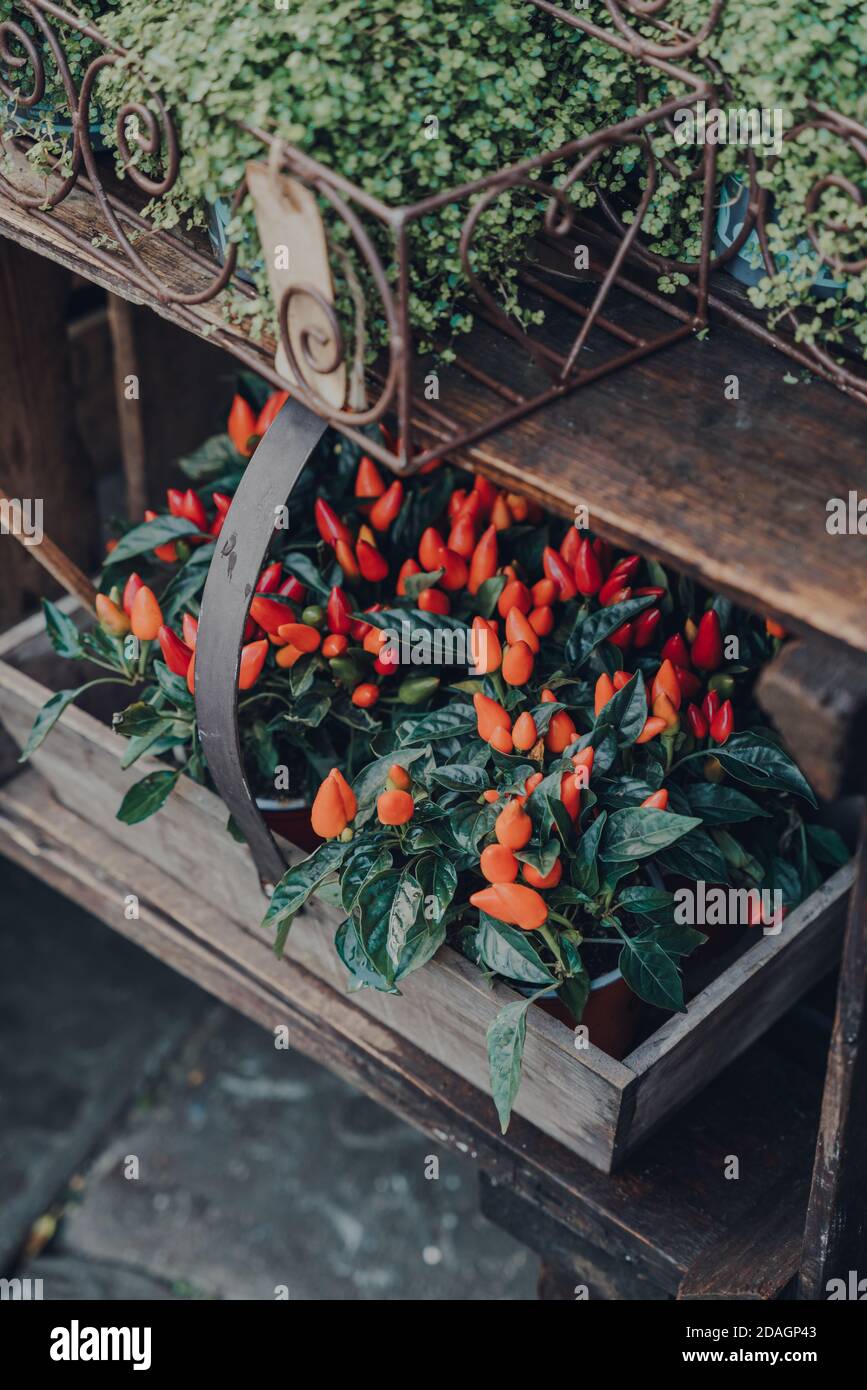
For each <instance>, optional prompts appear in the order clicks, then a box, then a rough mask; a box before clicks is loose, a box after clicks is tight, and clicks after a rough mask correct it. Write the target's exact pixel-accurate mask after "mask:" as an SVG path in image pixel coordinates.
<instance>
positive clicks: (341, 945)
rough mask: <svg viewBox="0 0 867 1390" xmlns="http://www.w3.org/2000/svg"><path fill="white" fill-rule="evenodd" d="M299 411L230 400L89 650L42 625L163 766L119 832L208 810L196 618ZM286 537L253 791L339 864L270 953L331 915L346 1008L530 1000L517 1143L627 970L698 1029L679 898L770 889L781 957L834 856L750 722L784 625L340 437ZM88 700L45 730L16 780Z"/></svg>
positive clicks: (115, 583) (479, 491)
mask: <svg viewBox="0 0 867 1390" xmlns="http://www.w3.org/2000/svg"><path fill="white" fill-rule="evenodd" d="M284 398H285V397H284V396H283V395H282V394H281V393H275V394H272V395H270V396H266V394H265V393H264V392H263V390H262V388H261V385H260V384H259V383H257V382H256V381H255V380H253V379H250V378H245V379H244V381H243V382H242V389H241V391H240V392H239V394H238V395H237V396H236V398H235V401H234V403H233V406H232V410H231V414H230V417H229V424H228V433H227V434H226V435H221V436H218V437H216V438H214V439H211V440H209V441H208V442H207V443H206V444H205V445H204V446H203V447H202V449H200V450H199V451H198V452H197V453H196V454H195V455H194V456H192V457H191V458H189V459H186V460H184V461H183V464H182V466H183V468H184V470H185V472H186V474H187V480H188V481H189V483H190V484H191V485H190V486H188V487H186V488H184V489H180V488H179V489H176V490H175V489H172V490H170V491H169V493H168V497H167V506H166V507H165V508H164V509H163V510H162V511H160V512H156V511H154V512H150V513H148V514H147V517H146V519H145V520H144V521H142V522H139V523H137V524H135V525H132V526H130V527H128V528H126V529H123V530H122V531H121V533H120V534H119V536H118V537H117V539H116V540H115V541H113V542H111V543H110V549H109V553H108V554H107V557H106V563H105V569H104V574H103V579H102V585H101V589H102V592H101V593H100V595H99V598H98V600H97V614H98V619H99V622H98V625H97V626H96V627H94V628H93V629H92V630H91V631H89V632H87V631H85V632H79V630H78V628H77V626H76V625H75V624H74V623H73V621H72V620H71V619H70V618H69V617H67V616H66V615H65V614H63V613H62V612H61V611H60V610H59V609H58V608H56V607H55V606H54V605H52V604H50V603H46V604H45V611H46V619H47V625H48V631H49V635H50V636H51V639H52V641H53V643H54V645H55V647H56V649H57V650H58V651H59V652H60V653H61V654H62V655H64V656H75V657H81V656H85V657H88V658H90V659H91V660H92V661H93V662H95V664H96V665H97V666H100V667H102V668H105V670H106V671H107V673H108V674H106V675H101V676H99V677H97V678H96V680H97V681H99V680H105V681H112V680H114V681H119V682H120V683H121V684H122V685H127V686H129V687H131V688H132V692H133V694H134V698H133V700H132V702H131V703H129V704H127V705H126V707H125V708H124V709H122V710H121V711H120V712H119V713H118V714H116V715H115V717H114V727H115V729H116V731H117V732H118V733H119V734H121V735H123V736H124V737H125V738H126V739H127V740H128V746H127V751H126V753H125V756H124V763H125V764H126V765H131V764H133V763H134V762H135V761H136V760H137V759H138V758H139V757H140V756H141V755H142V754H143V753H145V752H147V753H150V754H158V755H161V756H162V758H163V761H164V762H165V767H164V768H161V769H160V770H159V771H157V772H152V773H150V774H148V775H147V776H146V777H145V778H144V779H142V780H140V781H138V782H137V783H135V784H134V785H133V787H132V788H131V790H130V791H129V792H128V793H127V794H126V796H125V797H124V800H123V802H122V804H121V806H120V808H119V811H118V815H119V816H120V818H121V819H122V820H124V821H127V822H135V821H139V820H142V819H143V818H144V817H146V816H148V815H150V814H152V813H153V812H154V811H156V810H158V809H159V807H160V806H161V805H162V804H163V803H164V802H165V800H166V798H167V797H168V796H169V795H170V794H171V791H172V788H173V787H174V785H175V784H176V782H177V780H178V778H179V777H181V776H190V777H193V778H194V779H196V780H197V781H200V782H206V781H207V777H208V773H207V767H206V764H205V760H204V758H203V755H202V748H201V744H200V741H199V736H198V731H197V727H196V718H195V704H194V690H195V645H196V627H197V617H198V611H199V602H200V599H201V593H202V589H203V586H204V580H205V575H206V572H207V566H208V564H209V562H210V558H211V554H212V551H213V545H214V543H215V540H216V538H217V537H218V536H219V533H220V528H221V526H222V523H223V518H224V516H225V513H226V510H227V508H228V505H229V501H230V497H231V493H232V491H233V489H234V487H235V486H236V485H237V482H238V480H239V478H240V476H241V474H242V472H243V468H244V466H245V463H246V459H247V458H248V457H249V455H250V453H251V452H252V450H253V449H254V448H255V446H256V443H257V441H258V439H259V438H261V436H262V434H263V433H264V431H265V430H266V429H267V427H268V425H269V423H270V421H271V420H272V419H273V418H274V415H275V414H276V413H277V410H278V409H279V406H280V405H281V404H282V401H283V399H284ZM192 484H195V486H192ZM288 523H289V524H288V525H287V526H281V525H280V524H279V519H278V525H277V527H276V528H275V532H274V539H273V543H272V547H271V552H270V554H269V557H268V559H267V561H266V563H265V566H264V568H263V570H262V573H261V575H260V579H259V584H258V586H257V592H256V594H255V596H254V597H253V599H252V602H251V607H250V616H249V622H248V630H247V632H246V633H245V645H244V648H243V652H242V660H241V670H240V682H239V683H240V686H241V690H240V694H239V710H240V725H241V732H242V746H243V751H244V756H245V759H246V765H247V769H248V773H249V775H250V776H251V779H252V781H253V783H254V786H255V789H256V790H257V792H259V793H260V794H267V795H270V796H273V795H274V790H275V787H276V789H278V790H284V791H289V792H291V793H293V794H295V795H297V794H299V793H300V794H303V795H305V796H306V797H307V799H308V801H309V802H310V801H312V811H311V819H312V826H313V830H314V831H315V832H316V834H317V835H318V836H319V837H320V839H321V843H320V844H319V845H318V847H317V848H316V849H315V850H314V851H313V852H312V853H311V854H310V855H309V856H308V857H307V858H306V859H304V860H303V861H302V862H300V863H298V864H296V865H295V866H293V867H292V868H291V869H289V870H288V872H287V873H286V874H285V876H284V877H283V879H282V880H281V881H280V883H279V884H278V885H277V886H276V889H275V891H274V893H273V896H272V898H271V901H270V905H269V908H268V911H267V914H266V917H265V922H264V925H265V927H266V928H267V929H268V930H269V931H271V932H273V933H274V939H275V949H276V950H277V952H278V953H282V951H283V949H284V947H285V943H286V940H287V936H288V933H289V931H290V928H291V926H292V922H293V919H294V918H295V916H296V915H297V914H298V912H299V911H300V910H301V908H302V907H303V906H304V904H305V903H306V902H307V901H308V899H309V898H310V897H311V896H313V895H315V896H317V897H319V898H321V899H323V900H324V901H326V902H327V903H329V904H331V905H332V906H337V907H339V908H340V909H341V914H342V921H341V924H340V926H339V928H338V930H337V933H336V937H335V947H336V950H337V952H338V954H339V956H340V958H341V959H342V961H343V963H344V964H345V966H346V969H347V972H348V983H349V986H350V988H360V987H364V988H372V989H377V990H381V991H385V992H390V993H399V992H400V987H401V982H402V981H403V980H405V979H406V977H407V976H408V975H409V974H410V973H411V972H413V971H415V970H418V969H419V968H420V967H421V966H423V965H424V964H425V963H426V962H427V961H428V960H430V958H431V957H432V956H433V955H434V953H435V952H436V951H437V950H438V949H439V947H440V946H441V945H442V944H443V942H445V941H447V940H448V941H449V942H450V943H451V944H452V945H453V946H455V947H456V948H457V949H458V950H459V951H461V952H462V953H463V954H464V955H465V956H466V957H468V958H469V959H470V960H472V961H473V962H474V963H475V964H476V965H477V966H478V968H479V969H480V970H481V971H482V972H483V973H484V974H485V975H486V976H488V977H490V978H496V979H498V980H502V981H506V982H508V983H510V984H512V985H515V986H517V987H518V988H519V990H521V991H523V992H524V995H523V997H520V998H517V999H516V1002H514V1003H511V1004H509V1005H507V1006H506V1007H505V1008H504V1009H503V1010H502V1011H501V1012H500V1014H499V1015H498V1016H497V1018H496V1019H495V1021H494V1023H493V1025H492V1026H491V1028H490V1030H489V1036H488V1049H489V1056H490V1065H491V1085H492V1091H493V1096H494V1100H495V1102H496V1105H497V1109H498V1112H499V1115H500V1118H501V1122H502V1124H503V1125H504V1126H505V1125H506V1124H507V1123H508V1118H509V1114H510V1110H511V1106H512V1103H513V1101H514V1097H515V1094H516V1091H517V1087H518V1084H519V1079H520V1066H521V1052H522V1048H523V1040H524V1034H525V1029H526V1016H527V1010H528V1008H529V1007H531V1005H532V1004H533V1002H534V1001H535V1000H538V999H545V1000H546V1001H549V1002H550V1000H552V999H553V998H555V997H556V1001H557V1006H558V1008H560V1009H561V1010H564V1009H565V1010H566V1012H567V1014H568V1017H569V1018H570V1019H571V1020H573V1021H574V1023H575V1024H578V1023H580V1021H581V1017H582V1014H583V1011H584V1009H585V1005H586V1003H587V999H588V996H589V992H590V987H591V977H592V976H596V975H599V974H602V973H604V972H607V971H610V970H612V969H617V970H619V971H620V973H621V974H622V977H623V979H624V980H625V981H626V983H627V984H628V985H629V986H630V987H631V989H632V990H633V991H634V992H635V994H637V995H638V996H639V997H640V998H641V999H642V1000H644V1001H645V1002H646V1003H647V1004H649V1005H654V1006H656V1007H658V1008H662V1009H667V1010H680V1009H683V1008H684V992H683V963H684V960H685V958H686V957H688V956H689V955H690V954H691V953H692V952H693V951H694V950H695V949H696V948H697V947H699V946H701V945H702V943H703V942H704V941H705V940H706V937H705V934H704V933H703V932H701V931H699V930H697V928H696V926H695V925H693V924H692V922H691V921H690V920H688V919H687V918H686V917H685V915H684V914H683V913H682V912H681V911H680V908H679V904H680V901H681V897H682V892H683V888H684V885H687V886H688V887H691V888H693V889H695V887H696V885H698V884H707V885H714V886H716V887H717V888H723V889H735V890H753V889H755V890H760V891H759V892H756V893H749V892H746V891H744V892H743V901H744V903H745V904H746V909H747V919H746V921H744V922H743V923H742V924H743V925H751V926H753V927H756V928H760V927H762V926H764V927H766V928H770V927H774V926H777V927H778V926H779V920H778V919H779V917H780V916H781V915H782V914H783V913H785V912H787V911H788V910H790V909H791V908H792V907H794V906H795V905H796V904H797V903H798V902H800V901H801V900H802V899H803V898H804V897H806V896H807V895H809V894H810V893H811V892H813V891H814V889H815V888H816V887H817V886H818V885H819V884H820V883H821V881H822V879H823V877H824V876H825V874H826V873H827V872H828V871H829V870H830V869H831V868H832V867H836V866H838V865H839V864H840V863H842V862H844V861H845V859H846V858H847V857H848V855H847V850H846V848H845V846H844V845H843V843H842V841H841V840H840V839H839V837H838V836H837V835H836V834H835V832H833V831H831V830H828V829H827V828H825V827H824V826H822V825H819V824H817V823H815V822H814V820H813V818H812V815H811V811H812V808H814V807H815V805H816V802H815V798H814V796H813V793H812V791H811V789H810V787H809V785H808V784H807V782H806V780H805V779H804V777H803V775H802V774H801V772H800V771H799V769H798V767H797V765H796V763H795V762H794V761H793V760H792V758H791V757H790V756H789V755H788V754H787V753H786V752H785V751H784V750H783V749H782V748H781V747H780V745H779V742H778V741H777V739H776V738H775V736H774V734H773V732H772V730H770V729H769V728H768V727H767V725H766V724H765V723H764V722H763V719H762V716H761V713H760V711H759V709H758V707H757V705H756V704H755V702H754V699H753V696H752V686H753V681H754V676H755V674H756V672H757V671H758V670H759V669H760V667H761V666H762V665H763V664H764V663H765V662H766V661H767V660H768V659H769V658H770V657H771V656H772V655H773V654H774V652H775V651H776V649H777V648H778V647H779V645H780V643H781V641H783V640H784V639H785V634H784V633H783V631H782V630H781V629H780V628H779V627H778V626H777V624H775V623H774V622H772V621H763V620H762V619H759V618H757V617H755V616H754V615H750V614H747V613H746V612H744V611H742V610H740V609H738V608H736V607H734V606H733V605H732V604H731V603H730V602H729V601H728V600H727V599H725V598H722V597H720V596H718V595H717V596H714V595H711V594H708V593H706V592H704V591H703V590H702V589H700V588H698V587H697V586H696V585H694V584H693V583H692V582H691V581H690V580H688V579H684V578H676V577H674V576H673V575H671V574H669V572H668V571H667V570H666V569H664V568H663V567H662V566H661V565H659V564H657V563H656V562H654V561H651V560H646V559H643V558H642V557H641V556H639V555H637V554H631V555H622V554H619V553H618V552H617V551H615V549H614V548H613V547H612V546H611V545H610V544H609V543H608V542H606V541H604V540H602V539H599V538H596V539H594V538H593V536H592V535H591V534H590V532H589V531H586V530H579V529H578V528H576V526H574V525H567V524H566V523H565V522H564V521H563V520H562V519H558V518H554V517H552V516H547V515H545V514H544V513H543V512H542V510H541V508H539V507H538V506H536V505H535V504H533V503H531V502H529V501H527V499H525V498H524V497H521V496H519V495H517V494H510V493H504V492H502V491H500V490H498V489H497V488H496V487H495V486H494V485H493V484H492V483H490V482H489V481H488V480H487V479H485V478H483V477H476V478H475V479H473V478H472V477H469V476H467V475H466V474H464V473H462V472H460V471H459V470H457V469H456V468H454V467H452V466H451V465H449V464H447V463H439V462H438V461H437V462H435V463H434V464H433V465H430V464H429V465H427V467H426V468H425V469H424V470H423V471H422V472H421V473H420V474H418V475H416V476H415V477H412V478H410V479H408V480H407V481H403V480H399V479H395V480H390V479H388V478H387V477H385V476H383V475H382V474H381V472H380V471H379V470H378V468H377V467H376V466H375V464H374V463H373V462H372V461H371V460H370V459H369V458H367V457H366V456H364V455H363V454H362V453H361V451H360V450H359V449H358V448H357V447H356V446H355V445H354V444H351V443H349V442H347V441H346V440H341V439H339V438H337V437H335V436H333V435H329V436H326V437H325V439H324V441H323V443H322V445H321V448H320V451H319V454H318V457H317V458H316V459H315V460H314V462H313V464H312V466H311V467H310V468H309V469H308V470H306V473H305V476H304V478H303V479H302V481H301V484H300V485H299V487H298V488H297V489H296V490H295V492H293V495H292V498H291V499H290V511H289V514H288ZM83 688H84V687H79V689H77V690H69V691H63V692H61V693H60V694H58V695H55V696H54V697H53V698H52V700H50V701H49V702H48V704H47V705H46V706H45V707H44V709H43V710H42V711H41V713H40V715H39V717H38V718H37V720H36V723H35V725H34V728H33V731H32V734H31V737H30V741H29V743H28V746H27V748H26V749H25V752H24V755H23V756H25V757H26V756H29V754H30V753H31V752H32V751H33V750H34V749H35V748H36V747H37V746H38V745H39V744H40V743H41V741H42V739H43V738H44V737H45V736H46V734H47V733H48V731H49V730H50V728H51V726H52V724H53V722H54V721H55V720H56V719H57V718H58V717H59V715H60V714H61V713H62V711H63V709H64V708H66V706H67V705H68V704H69V703H70V702H71V701H72V700H74V699H75V698H76V697H77V695H78V694H79V693H80V691H81V689H83ZM281 772H283V773H286V772H288V774H289V779H290V780H289V784H288V785H287V784H286V782H285V781H284V782H283V783H281V781H280V774H281ZM770 893H774V894H776V895H778V896H777V897H776V899H775V904H777V905H778V906H776V908H775V918H774V919H773V920H772V917H771V916H769V909H768V901H769V899H768V897H767V896H766V895H767V894H770ZM710 920H711V919H710V918H708V921H710ZM723 920H725V919H723ZM297 929H298V930H303V929H304V928H303V926H300V927H299V928H297Z"/></svg>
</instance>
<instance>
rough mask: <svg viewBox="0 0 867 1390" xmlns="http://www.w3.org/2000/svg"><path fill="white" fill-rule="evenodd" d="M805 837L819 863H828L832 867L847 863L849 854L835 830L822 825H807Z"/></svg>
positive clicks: (837, 867)
mask: <svg viewBox="0 0 867 1390" xmlns="http://www.w3.org/2000/svg"><path fill="white" fill-rule="evenodd" d="M807 839H808V841H809V844H810V849H811V850H812V852H813V854H814V855H815V857H816V858H817V859H818V860H819V863H820V864H830V865H831V868H832V869H840V868H842V867H843V865H844V864H848V863H849V860H850V858H851V855H850V854H849V851H848V849H847V848H846V845H845V844H844V842H843V840H842V839H841V838H840V836H839V835H838V834H837V831H836V830H830V829H829V828H828V827H827V826H824V825H808V826H807Z"/></svg>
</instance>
